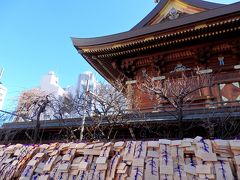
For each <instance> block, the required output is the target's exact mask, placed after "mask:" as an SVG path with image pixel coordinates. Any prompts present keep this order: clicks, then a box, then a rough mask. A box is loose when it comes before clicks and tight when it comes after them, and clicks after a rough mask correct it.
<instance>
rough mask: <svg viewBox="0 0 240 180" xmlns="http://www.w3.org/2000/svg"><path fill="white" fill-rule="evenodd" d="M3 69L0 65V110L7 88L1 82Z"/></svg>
mask: <svg viewBox="0 0 240 180" xmlns="http://www.w3.org/2000/svg"><path fill="white" fill-rule="evenodd" d="M3 71H4V69H3V68H2V67H0V110H2V108H3V103H4V100H5V97H6V95H7V88H6V87H5V86H4V85H3V83H2V82H1V79H2V75H3Z"/></svg>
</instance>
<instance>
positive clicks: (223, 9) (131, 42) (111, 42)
mask: <svg viewBox="0 0 240 180" xmlns="http://www.w3.org/2000/svg"><path fill="white" fill-rule="evenodd" d="M239 13H240V2H237V3H233V4H229V5H223V4H216V3H211V2H206V1H201V0H162V1H160V2H159V3H158V5H157V6H156V7H155V8H154V9H153V10H152V11H151V12H150V13H149V14H148V15H147V16H146V17H145V18H144V19H143V20H142V21H140V23H138V24H137V25H136V26H134V27H133V28H132V29H130V30H129V31H126V32H122V33H118V34H113V35H108V36H102V37H95V38H72V42H73V44H74V46H75V48H76V49H77V50H78V52H79V53H80V54H81V55H82V56H83V57H84V58H85V59H86V60H87V61H88V63H90V64H91V65H92V66H93V67H94V68H95V69H96V70H97V71H98V72H99V73H100V74H101V75H102V76H103V77H104V78H105V79H107V80H108V81H112V80H114V79H116V78H117V77H118V76H119V73H118V72H117V71H115V70H113V68H112V64H111V63H112V62H113V61H112V60H114V59H115V60H116V59H124V58H126V57H127V58H131V57H135V56H136V55H140V54H144V53H145V54H149V53H151V52H153V51H157V50H158V51H160V49H165V50H166V49H167V48H168V49H171V47H170V46H171V45H173V44H177V45H178V46H180V47H182V46H185V44H186V43H187V42H190V41H193V40H199V39H204V38H205V41H206V42H207V41H208V40H207V39H208V38H209V37H211V38H214V39H215V40H216V39H219V37H218V36H221V35H223V34H228V35H231V34H233V32H236V33H237V31H239V29H238V24H239ZM230 26H231V27H232V28H230V30H228V29H229V27H230ZM217 31H218V32H217ZM213 32H217V33H213ZM225 37H226V36H225Z"/></svg>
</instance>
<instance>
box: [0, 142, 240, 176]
mask: <svg viewBox="0 0 240 180" xmlns="http://www.w3.org/2000/svg"><path fill="white" fill-rule="evenodd" d="M147 178H148V179H150V180H173V179H174V180H190V179H199V180H201V179H217V180H233V179H240V140H208V139H203V138H201V137H196V138H195V139H190V138H188V139H183V140H173V141H170V140H167V139H159V140H158V141H118V142H115V143H113V142H108V143H103V142H84V143H83V142H82V143H52V144H41V145H22V144H16V145H9V146H5V145H0V179H7V180H8V179H9V180H10V179H21V180H30V179H36V180H48V179H49V180H50V179H59V180H60V179H61V180H67V179H72V180H75V179H79V180H104V179H107V180H112V179H116V180H124V179H127V180H142V179H147Z"/></svg>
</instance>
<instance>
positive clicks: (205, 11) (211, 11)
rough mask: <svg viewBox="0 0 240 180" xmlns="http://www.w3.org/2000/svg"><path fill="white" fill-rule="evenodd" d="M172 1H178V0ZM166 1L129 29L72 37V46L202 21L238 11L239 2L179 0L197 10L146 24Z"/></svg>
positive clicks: (89, 44)
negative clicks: (90, 36)
mask: <svg viewBox="0 0 240 180" xmlns="http://www.w3.org/2000/svg"><path fill="white" fill-rule="evenodd" d="M174 1H176V2H179V0H174ZM167 2H171V0H162V1H160V2H159V3H158V5H157V6H156V7H155V8H154V9H153V10H152V11H151V12H150V13H149V14H148V15H147V16H146V17H145V18H144V19H143V20H142V21H140V22H139V23H138V24H137V25H136V26H134V27H133V28H132V29H131V30H129V31H126V32H123V33H118V34H114V35H108V36H102V37H95V38H72V41H73V44H74V46H94V45H101V44H106V43H113V42H118V41H121V40H127V39H130V38H134V37H138V36H142V35H146V34H150V33H154V32H158V31H164V30H167V29H169V28H174V27H179V26H183V25H186V24H190V23H195V22H199V21H204V20H206V19H211V18H215V17H219V16H224V15H226V14H230V13H234V12H238V11H239V9H240V2H237V3H233V4H230V5H223V4H216V3H211V2H206V1H201V0H181V2H184V4H185V3H186V4H190V5H192V6H194V7H195V8H199V12H198V13H193V14H192V15H190V16H183V17H181V18H177V19H174V20H172V21H162V22H160V23H156V24H153V25H151V26H146V24H147V23H148V22H149V21H150V20H152V18H154V17H155V16H156V15H157V14H159V13H161V12H162V11H163V10H164V7H166V5H167Z"/></svg>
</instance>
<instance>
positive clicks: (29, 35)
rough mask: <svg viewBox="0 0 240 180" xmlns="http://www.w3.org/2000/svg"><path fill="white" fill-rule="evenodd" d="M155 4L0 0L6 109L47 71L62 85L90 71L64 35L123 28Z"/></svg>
mask: <svg viewBox="0 0 240 180" xmlns="http://www.w3.org/2000/svg"><path fill="white" fill-rule="evenodd" d="M213 2H214V1H213ZM215 2H216V1H215ZM217 2H220V3H232V2H237V1H236V0H235V1H234V0H225V1H224V0H218V1H217ZM155 5H156V4H155V3H154V2H153V0H111V1H110V0H67V1H66V0H0V23H1V26H0V27H1V28H0V66H2V67H4V68H5V72H4V75H3V78H2V82H3V83H4V85H5V86H6V87H7V88H8V95H7V98H6V102H5V109H9V108H12V107H11V105H12V104H13V101H14V100H16V99H17V96H18V94H19V93H20V92H21V91H22V90H24V89H29V88H32V87H34V86H38V85H39V83H40V79H41V77H42V76H43V75H44V74H46V73H48V71H50V70H53V71H55V72H56V74H57V75H58V77H59V80H60V84H61V86H62V87H66V86H68V85H72V84H75V83H76V81H77V76H78V74H79V73H81V72H83V71H87V70H91V71H94V70H93V69H92V68H91V67H90V65H88V63H86V62H85V60H83V58H82V57H81V56H80V55H79V54H78V53H77V51H76V50H75V48H74V47H73V45H72V42H71V39H70V37H96V36H102V35H108V34H114V33H119V32H122V31H127V30H129V29H130V28H131V27H133V26H134V25H135V24H137V23H138V22H139V21H140V20H141V19H142V18H143V17H144V16H145V15H147V14H148V13H149V12H150V11H151V10H152V9H153V8H154V6H155ZM98 79H100V80H101V78H100V77H99V76H98Z"/></svg>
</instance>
